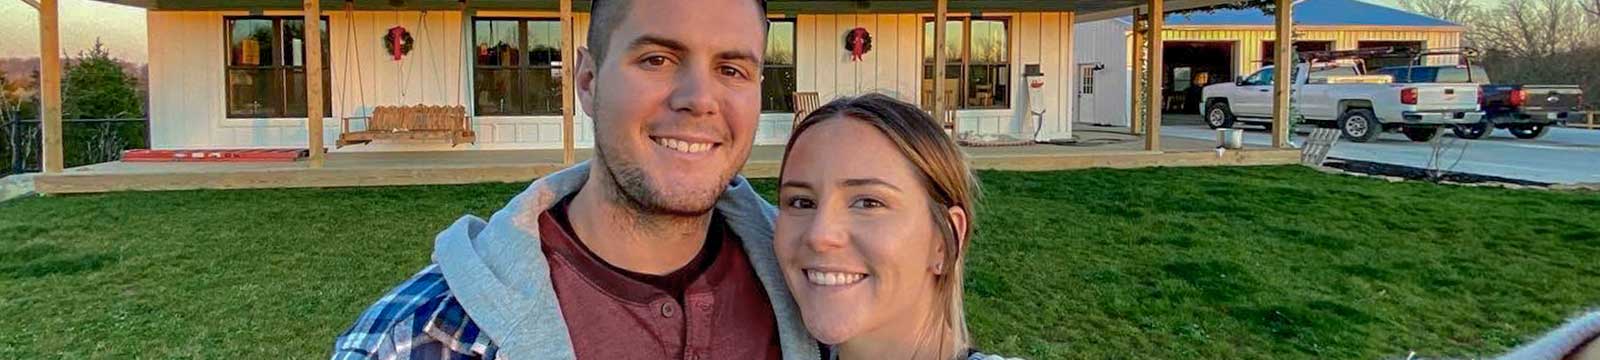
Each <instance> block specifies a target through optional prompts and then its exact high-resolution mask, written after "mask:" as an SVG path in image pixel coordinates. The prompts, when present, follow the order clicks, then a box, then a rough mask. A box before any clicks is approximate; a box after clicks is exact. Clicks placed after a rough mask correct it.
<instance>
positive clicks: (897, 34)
mask: <svg viewBox="0 0 1600 360" xmlns="http://www.w3.org/2000/svg"><path fill="white" fill-rule="evenodd" d="M983 16H984V17H986V18H993V17H998V18H1006V19H1009V20H1010V23H1009V24H1010V26H1009V31H1010V48H1011V51H1010V64H1011V81H1010V84H1011V87H1012V94H1011V100H1012V101H1011V107H1010V108H1009V109H998V110H961V111H957V115H956V118H957V119H958V121H960V124H959V127H960V128H961V129H962V131H967V130H972V131H977V132H980V133H1002V134H1018V133H1019V131H1020V129H1021V128H1022V122H1021V121H1022V120H1020V119H1023V118H1024V117H1023V115H1025V114H1026V111H1027V110H1026V106H1025V103H1024V102H1022V100H1021V99H1022V98H1023V97H1025V96H1026V86H1025V85H1026V84H1025V83H1024V82H1023V81H1022V73H1023V70H1024V67H1025V66H1026V65H1027V64H1038V65H1040V67H1041V69H1042V72H1044V74H1045V81H1046V86H1045V88H1044V89H1045V90H1044V97H1045V99H1047V101H1048V104H1047V105H1046V107H1045V108H1046V111H1045V114H1044V122H1043V123H1044V126H1043V128H1042V131H1041V133H1040V137H1043V138H1053V137H1068V136H1071V133H1072V124H1071V123H1070V122H1069V121H1067V119H1068V118H1067V117H1066V116H1064V114H1068V113H1070V112H1071V105H1072V104H1071V102H1069V101H1068V100H1070V99H1068V98H1066V97H1064V96H1062V95H1064V94H1067V93H1068V91H1069V89H1068V87H1069V86H1071V84H1069V83H1068V82H1067V81H1066V80H1067V79H1071V78H1072V72H1073V71H1075V68H1074V67H1073V66H1071V64H1072V61H1071V60H1070V59H1072V51H1073V49H1072V48H1071V47H1070V46H1067V45H1068V44H1071V42H1072V40H1071V39H1072V30H1073V28H1072V26H1071V24H1072V21H1073V14H1072V13H1057V12H1048V13H1037V12H1034V13H995V14H991V13H985V14H983ZM932 17H933V14H845V15H804V14H802V15H800V16H799V18H798V19H797V20H796V21H797V22H796V24H795V28H796V30H795V31H796V37H797V38H798V41H797V45H796V48H797V50H798V54H797V57H798V59H799V63H798V65H797V68H796V72H797V74H798V79H796V89H797V91H802V92H807V91H814V92H817V93H818V96H819V97H820V98H821V99H822V101H823V102H827V101H829V100H832V99H835V98H839V97H845V96H855V95H862V94H866V93H869V92H879V93H883V94H886V95H889V96H893V97H895V98H898V99H900V100H904V101H907V102H911V103H917V102H918V101H920V94H921V91H923V89H921V87H922V85H923V82H922V74H921V72H922V66H923V63H922V58H923V53H922V52H923V48H922V46H923V37H924V36H926V35H925V34H923V32H924V28H923V21H924V19H931V18H932ZM957 18H959V17H957V16H952V17H951V19H957ZM857 27H860V28H865V29H867V31H868V32H870V33H871V34H872V38H873V49H872V51H871V52H868V53H867V54H866V55H865V56H863V57H862V60H861V61H852V60H851V56H850V52H849V51H847V50H845V48H844V45H843V41H844V40H843V39H844V35H845V34H846V33H847V32H849V31H850V30H851V29H855V28H857ZM952 61H956V62H959V61H960V59H952ZM949 101H957V100H955V99H952V100H949ZM763 125H765V124H763ZM774 131H775V132H781V133H783V134H785V136H786V135H787V133H788V129H787V128H779V127H774ZM1027 135H1032V134H1027Z"/></svg>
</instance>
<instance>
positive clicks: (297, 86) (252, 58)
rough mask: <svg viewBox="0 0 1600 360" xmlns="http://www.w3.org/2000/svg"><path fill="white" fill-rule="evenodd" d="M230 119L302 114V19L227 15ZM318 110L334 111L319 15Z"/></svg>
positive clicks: (324, 30) (325, 32)
mask: <svg viewBox="0 0 1600 360" xmlns="http://www.w3.org/2000/svg"><path fill="white" fill-rule="evenodd" d="M224 23H225V25H226V26H227V32H228V55H227V58H228V59H227V61H228V65H227V80H226V81H227V90H226V91H227V94H226V96H227V98H228V104H227V107H228V109H227V110H228V117H229V118H286V117H304V116H306V115H307V113H308V111H307V109H306V103H307V101H306V58H305V54H306V48H305V20H304V18H301V17H265V16H240V17H226V18H224ZM322 39H323V41H322V54H323V56H322V85H323V90H322V106H323V109H322V113H323V114H332V113H333V91H330V90H329V89H330V88H331V84H332V80H333V76H332V75H331V74H330V73H329V71H328V57H329V56H328V54H329V51H328V41H327V40H328V20H327V19H326V18H324V19H322Z"/></svg>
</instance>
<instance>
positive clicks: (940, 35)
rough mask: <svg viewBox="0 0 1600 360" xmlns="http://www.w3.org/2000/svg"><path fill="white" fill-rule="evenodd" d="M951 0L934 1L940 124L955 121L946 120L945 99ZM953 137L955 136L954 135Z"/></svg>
mask: <svg viewBox="0 0 1600 360" xmlns="http://www.w3.org/2000/svg"><path fill="white" fill-rule="evenodd" d="M948 7H949V0H934V8H933V109H931V111H930V112H932V113H933V118H934V119H936V120H938V121H939V123H940V124H943V123H944V122H946V121H955V119H946V118H945V117H946V116H949V115H950V113H949V112H948V111H945V109H944V108H945V106H944V102H945V98H944V71H945V65H944V63H945V61H946V60H949V59H946V58H945V53H944V41H945V24H944V23H945V15H946V12H947V11H948V9H947V8H948ZM952 136H953V134H952Z"/></svg>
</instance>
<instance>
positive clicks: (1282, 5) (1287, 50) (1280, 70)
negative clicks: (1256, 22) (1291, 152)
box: [1272, 0, 1295, 149]
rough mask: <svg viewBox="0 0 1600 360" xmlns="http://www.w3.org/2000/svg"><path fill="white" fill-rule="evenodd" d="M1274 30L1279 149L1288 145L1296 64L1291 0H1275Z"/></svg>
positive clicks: (1274, 135) (1274, 106)
mask: <svg viewBox="0 0 1600 360" xmlns="http://www.w3.org/2000/svg"><path fill="white" fill-rule="evenodd" d="M1276 3H1277V6H1278V11H1277V30H1278V41H1277V42H1275V43H1273V44H1274V45H1275V47H1276V49H1273V51H1274V52H1275V53H1276V56H1274V57H1273V59H1274V60H1273V64H1276V67H1274V68H1273V69H1276V70H1277V71H1276V74H1274V76H1273V78H1274V79H1278V80H1276V81H1274V82H1273V83H1272V147H1273V148H1275V149H1282V148H1284V147H1287V146H1289V132H1290V131H1291V130H1293V129H1290V128H1289V84H1290V83H1292V82H1294V81H1293V78H1292V75H1289V74H1292V73H1293V69H1294V67H1295V64H1294V63H1293V62H1292V61H1294V60H1293V59H1292V58H1291V57H1290V55H1292V54H1293V53H1294V17H1293V13H1292V12H1293V11H1294V1H1291V0H1277V1H1276Z"/></svg>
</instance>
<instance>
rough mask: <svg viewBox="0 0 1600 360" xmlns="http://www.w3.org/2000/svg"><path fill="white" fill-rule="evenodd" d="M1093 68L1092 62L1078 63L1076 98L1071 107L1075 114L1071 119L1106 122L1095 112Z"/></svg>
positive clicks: (1091, 122) (1083, 121)
mask: <svg viewBox="0 0 1600 360" xmlns="http://www.w3.org/2000/svg"><path fill="white" fill-rule="evenodd" d="M1094 69H1095V66H1094V64H1079V65H1078V98H1077V100H1076V101H1077V102H1076V103H1074V104H1073V107H1072V108H1073V109H1076V110H1075V111H1076V112H1077V114H1076V115H1075V116H1073V121H1075V122H1080V123H1090V124H1105V123H1108V122H1107V121H1105V120H1106V119H1101V118H1100V117H1099V114H1098V113H1097V112H1095V98H1094V96H1095V95H1094V93H1095V82H1094V76H1095V73H1094V71H1095V70H1094Z"/></svg>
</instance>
